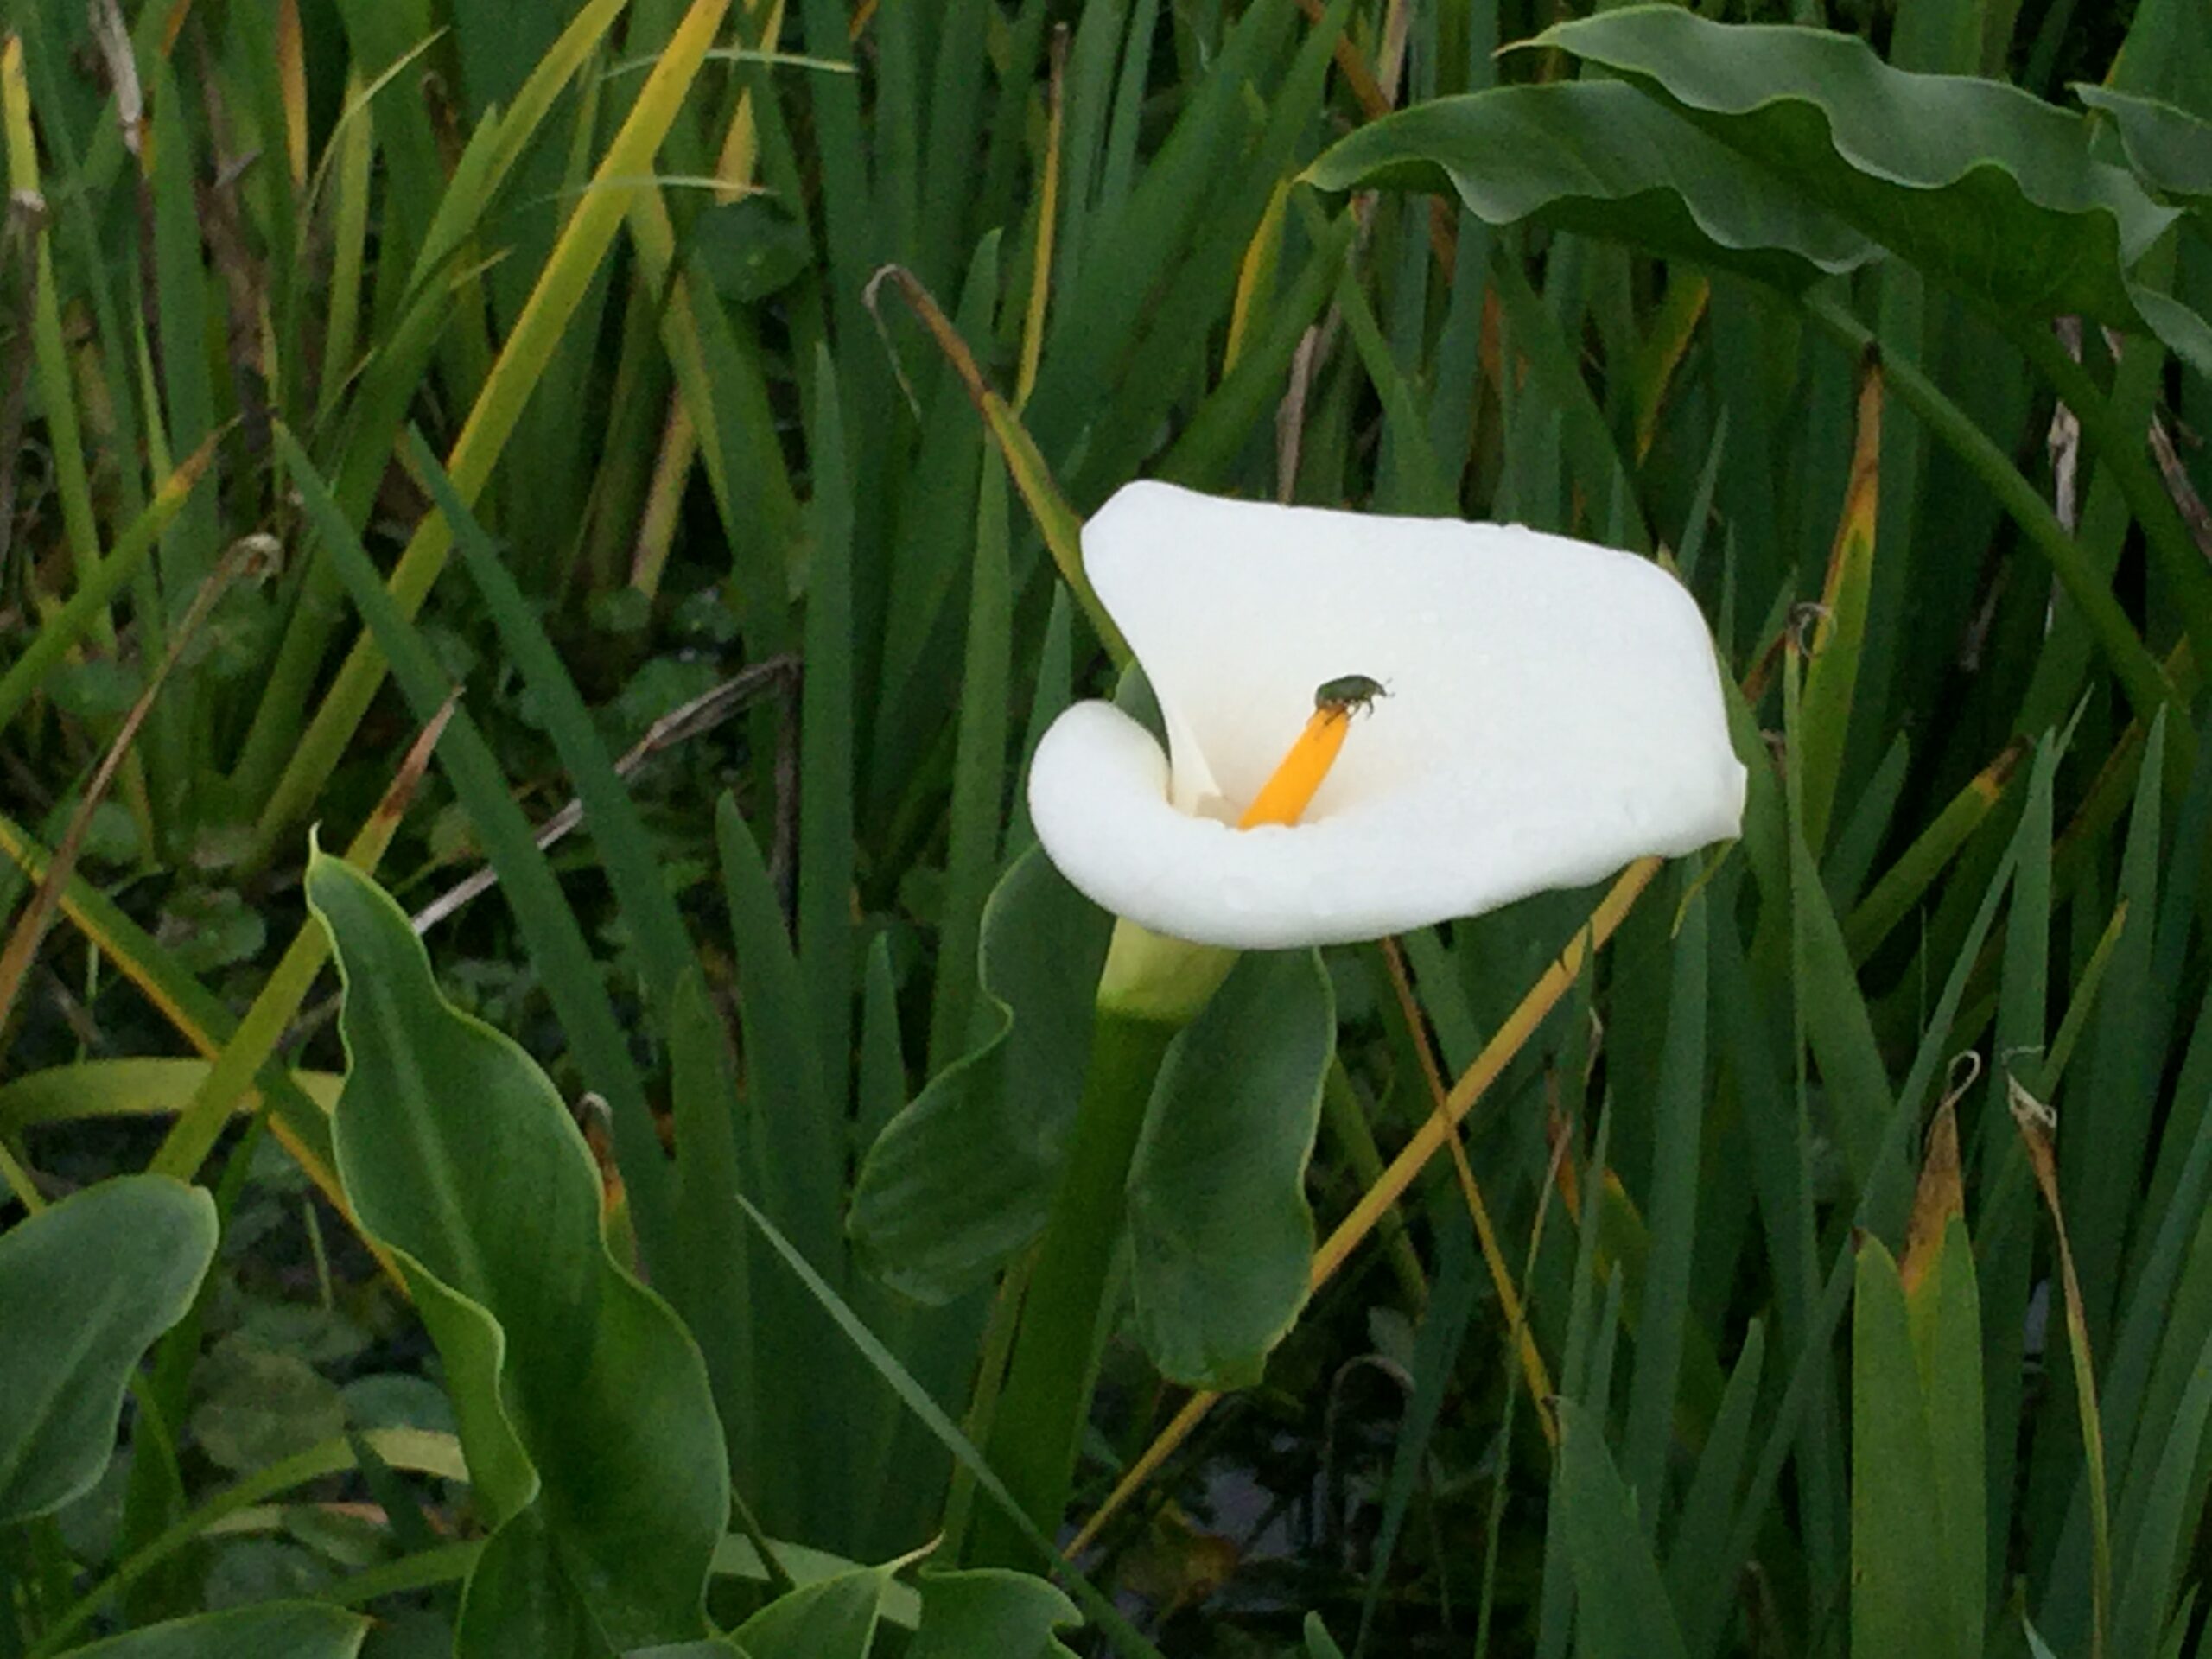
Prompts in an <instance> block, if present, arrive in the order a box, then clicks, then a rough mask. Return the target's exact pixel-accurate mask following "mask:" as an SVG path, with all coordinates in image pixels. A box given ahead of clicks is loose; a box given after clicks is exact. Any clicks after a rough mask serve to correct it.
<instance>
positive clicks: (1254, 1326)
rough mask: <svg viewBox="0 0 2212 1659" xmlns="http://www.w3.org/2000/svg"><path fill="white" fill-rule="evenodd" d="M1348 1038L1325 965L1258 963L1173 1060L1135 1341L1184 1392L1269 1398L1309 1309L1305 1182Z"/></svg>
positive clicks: (1298, 953) (1136, 1238)
mask: <svg viewBox="0 0 2212 1659" xmlns="http://www.w3.org/2000/svg"><path fill="white" fill-rule="evenodd" d="M1336 1025H1337V1016H1336V1004H1335V999H1334V997H1333V996H1332V995H1331V993H1330V987H1329V977H1328V974H1327V972H1326V971H1325V969H1323V968H1322V966H1321V959H1320V957H1319V954H1318V953H1317V952H1314V951H1312V950H1290V951H1254V952H1250V953H1248V954H1247V955H1245V956H1243V957H1239V958H1238V959H1237V963H1236V967H1235V968H1233V969H1230V975H1229V977H1228V978H1227V979H1226V980H1225V981H1224V982H1223V983H1222V986H1221V988H1220V989H1219V990H1217V991H1216V992H1215V993H1214V994H1213V997H1212V999H1211V1001H1209V1002H1208V1003H1207V1004H1206V1006H1205V1010H1204V1011H1203V1012H1202V1013H1200V1014H1199V1015H1198V1018H1197V1019H1196V1020H1192V1022H1191V1023H1190V1024H1189V1025H1188V1026H1186V1027H1184V1029H1183V1030H1182V1031H1181V1032H1180V1033H1178V1035H1177V1036H1176V1038H1175V1040H1174V1042H1173V1045H1171V1046H1169V1048H1168V1051H1167V1058H1166V1061H1165V1062H1164V1063H1163V1064H1162V1065H1161V1066H1160V1079H1159V1082H1158V1084H1156V1085H1155V1086H1154V1090H1153V1096H1152V1105H1151V1108H1150V1110H1149V1111H1148V1112H1147V1115H1146V1118H1145V1126H1144V1132H1143V1135H1142V1137H1141V1139H1140V1140H1139V1141H1138V1143H1137V1149H1136V1156H1135V1160H1134V1161H1133V1162H1132V1164H1131V1166H1130V1168H1129V1183H1128V1217H1129V1247H1130V1256H1131V1259H1132V1261H1133V1262H1134V1264H1135V1269H1134V1279H1135V1291H1136V1306H1137V1326H1138V1329H1139V1331H1140V1332H1141V1333H1142V1336H1143V1338H1144V1344H1145V1347H1146V1349H1147V1351H1149V1352H1150V1353H1151V1355H1152V1358H1153V1363H1154V1364H1156V1365H1158V1366H1159V1367H1160V1371H1161V1373H1162V1374H1163V1375H1164V1376H1169V1377H1172V1378H1173V1379H1174V1380H1175V1381H1176V1382H1178V1383H1187V1384H1189V1385H1190V1386H1192V1387H1193V1388H1209V1389H1232V1388H1243V1387H1248V1386H1249V1385H1250V1384H1252V1383H1256V1382H1258V1381H1259V1379H1260V1373H1261V1371H1262V1369H1263V1368H1264V1367H1265V1365H1266V1363H1267V1357H1268V1351H1269V1350H1270V1349H1272V1348H1273V1347H1274V1345H1275V1344H1276V1343H1278V1342H1280V1341H1281V1340H1282V1338H1283V1334H1284V1332H1287V1331H1288V1330H1289V1329H1290V1327H1291V1325H1292V1323H1293V1322H1294V1320H1295V1319H1297V1318H1298V1312H1299V1310H1300V1308H1302V1307H1303V1306H1306V1292H1307V1288H1308V1286H1309V1284H1310V1280H1311V1268H1312V1264H1313V1211H1312V1210H1311V1209H1310V1208H1309V1207H1308V1206H1307V1205H1306V1162H1307V1160H1309V1159H1310V1158H1311V1157H1312V1156H1313V1135H1314V1131H1315V1130H1316V1129H1317V1128H1319V1126H1320V1121H1321V1083H1322V1079H1323V1077H1324V1076H1325V1074H1326V1073H1327V1071H1328V1067H1329V1058H1330V1056H1331V1055H1332V1054H1333V1053H1334V1052H1335V1051H1336Z"/></svg>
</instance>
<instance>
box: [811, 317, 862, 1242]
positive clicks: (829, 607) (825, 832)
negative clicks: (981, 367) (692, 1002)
mask: <svg viewBox="0 0 2212 1659" xmlns="http://www.w3.org/2000/svg"><path fill="white" fill-rule="evenodd" d="M814 386H815V397H816V407H815V411H814V424H813V430H812V431H811V432H810V434H809V436H810V440H811V445H810V448H811V451H812V454H813V474H814V505H813V531H814V536H813V555H812V559H811V562H810V567H809V570H808V576H807V601H806V628H805V634H804V652H805V677H804V681H803V683H802V685H803V689H802V691H801V695H800V702H799V803H798V811H799V819H798V854H799V861H798V959H799V963H800V965H801V967H802V968H804V970H805V975H806V986H807V995H808V1009H807V1013H808V1020H809V1025H810V1029H811V1030H812V1032H813V1033H814V1046H815V1052H817V1054H819V1055H820V1056H821V1057H822V1065H823V1082H824V1084H825V1085H826V1087H827V1090H828V1096H829V1101H830V1102H832V1103H836V1102H839V1101H842V1099H843V1097H844V1095H845V1086H844V1079H845V1069H846V1067H847V1065H849V1060H850V1055H851V1049H852V1041H851V1033H852V1022H853V992H854V988H855V986H854V978H855V976H854V971H853V969H854V955H853V923H852V916H853V587H852V578H853V567H852V560H853V477H852V474H851V472H850V471H849V467H848V465H847V461H846V454H847V452H846V448H845V417H844V414H843V410H842V402H841V398H840V394H839V392H838V390H837V376H836V365H835V364H834V363H833V362H832V361H831V359H830V357H829V347H828V346H826V345H822V344H818V343H817V346H816V348H815V379H814ZM831 1201H832V1202H833V1203H834V1202H835V1199H834V1197H833V1198H832V1200H831Z"/></svg>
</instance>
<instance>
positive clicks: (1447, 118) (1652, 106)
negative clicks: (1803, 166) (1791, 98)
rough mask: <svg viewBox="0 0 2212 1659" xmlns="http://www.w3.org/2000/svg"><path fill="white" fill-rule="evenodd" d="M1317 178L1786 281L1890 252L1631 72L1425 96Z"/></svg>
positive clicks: (1358, 138)
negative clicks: (1412, 194)
mask: <svg viewBox="0 0 2212 1659" xmlns="http://www.w3.org/2000/svg"><path fill="white" fill-rule="evenodd" d="M1306 179H1307V181H1309V182H1310V183H1312V184H1313V185H1315V186H1317V187H1319V188H1321V189H1324V190H1349V189H1352V188H1358V187H1362V186H1376V185H1381V186H1384V187H1393V188H1413V189H1421V190H1433V191H1438V192H1444V191H1450V192H1453V193H1456V194H1458V196H1459V200H1460V201H1461V202H1463V203H1464V204H1465V206H1466V208H1467V210H1468V211H1469V212H1470V213H1473V214H1474V215H1475V217H1476V218H1478V219H1482V220H1483V221H1484V222H1485V223H1486V224H1491V225H1516V224H1520V223H1522V221H1524V220H1532V221H1534V222H1535V223H1538V224H1541V225H1547V226H1552V227H1554V228H1556V229H1560V230H1568V231H1579V232H1583V233H1584V234H1586V235H1590V236H1596V237H1602V238H1605V239H1607V240H1609V241H1615V242H1629V243H1632V244H1634V245H1637V246H1638V247H1641V248H1647V249H1649V250H1650V251H1653V252H1655V253H1662V254H1667V255H1670V256H1674V257H1681V258H1685V259H1692V260H1695V261H1696V262H1697V263H1699V264H1705V265H1711V266H1714V267H1716V268H1718V269H1720V270H1735V271H1740V272H1741V273H1743V274H1744V275H1745V276H1748V277H1756V278H1758V280H1760V281H1761V282H1765V283H1772V284H1774V285H1775V286H1777V287H1780V288H1785V289H1802V288H1805V287H1808V286H1809V285H1810V284H1812V283H1815V282H1817V281H1818V280H1819V279H1820V278H1821V277H1824V276H1829V275H1833V274H1835V273H1838V272H1841V271H1846V270H1852V269H1853V268H1854V267H1856V266H1859V265H1863V264H1866V263H1867V262H1869V261H1870V260H1872V259H1876V258H1878V257H1880V255H1881V250H1880V249H1879V248H1878V247H1876V246H1875V245H1874V244H1872V242H1869V241H1868V240H1867V239H1866V238H1865V237H1863V236H1861V235H1859V232H1856V231H1854V230H1853V229H1852V228H1851V227H1850V226H1847V225H1846V224H1844V223H1843V222H1842V221H1841V220H1840V219H1835V218H1834V217H1832V216H1831V215H1829V214H1827V213H1823V212H1821V210H1820V209H1819V208H1817V207H1812V206H1810V205H1808V203H1807V202H1806V201H1805V200H1804V199H1803V198H1802V196H1800V195H1797V194H1794V193H1792V192H1791V191H1789V190H1788V189H1786V188H1783V186H1782V185H1781V184H1779V183H1778V182H1777V181H1775V180H1774V178H1773V177H1772V176H1771V175H1769V174H1767V173H1765V172H1763V171H1762V170H1761V169H1760V168H1758V167H1756V166H1755V165H1753V164H1752V163H1751V162H1748V161H1746V160H1745V158H1744V157H1742V156H1738V155H1737V154H1736V153H1735V152H1734V151H1733V150H1732V149H1729V148H1728V147H1727V146H1726V144H1723V143H1720V142H1719V140H1718V139H1715V138H1713V137H1711V136H1709V135H1708V134H1707V133H1705V132H1703V131H1701V130H1699V129H1698V128H1697V127H1695V126H1694V125H1692V124H1690V123H1689V122H1688V121H1685V120H1683V119H1682V118H1681V117H1680V116H1678V115H1675V114H1674V113H1673V112H1672V111H1669V110H1668V109H1666V108H1665V107H1664V106H1663V105H1660V104H1658V103H1656V101H1654V100H1653V99H1649V98H1647V97H1645V96H1644V95H1643V93H1641V92H1637V90H1636V89H1635V88H1634V87H1632V86H1626V85H1624V84H1623V83H1622V82H1619V81H1600V80H1590V81H1554V82H1552V83H1549V84H1548V85H1544V86H1494V87H1491V89H1490V90H1489V91H1487V92H1470V93H1467V94H1465V95H1464V96H1461V97H1458V98H1440V99H1434V100H1433V101H1432V102H1430V103H1427V104H1420V105H1414V107H1413V108H1411V109H1407V110H1401V111H1398V112H1397V113H1396V114H1395V115H1389V116H1385V117H1384V118H1383V119H1381V120H1379V121H1371V122H1370V123H1368V124H1366V125H1365V126H1363V127H1361V128H1359V129H1357V130H1356V131H1354V132H1353V133H1351V136H1349V137H1345V138H1343V139H1341V140H1339V141H1338V143H1336V144H1335V145H1333V146H1332V148H1331V149H1329V150H1327V151H1326V152H1325V154H1324V155H1323V156H1321V158H1320V159H1319V161H1317V162H1314V163H1313V166H1312V167H1310V168H1307V169H1306Z"/></svg>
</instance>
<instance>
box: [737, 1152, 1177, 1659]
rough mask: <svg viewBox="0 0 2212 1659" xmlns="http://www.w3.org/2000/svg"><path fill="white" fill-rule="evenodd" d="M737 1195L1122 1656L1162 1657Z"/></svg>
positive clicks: (822, 1304) (805, 1264)
mask: <svg viewBox="0 0 2212 1659" xmlns="http://www.w3.org/2000/svg"><path fill="white" fill-rule="evenodd" d="M737 1201H738V1204H739V1205H740V1207H741V1208H742V1209H743V1210H744V1211H745V1213H746V1215H747V1217H748V1218H750V1219H751V1221H752V1223H753V1225H754V1226H755V1227H756V1228H758V1229H760V1233H761V1236H763V1237H764V1238H766V1240H767V1242H768V1245H769V1248H770V1249H772V1250H773V1251H774V1252H775V1254H776V1255H777V1256H779V1258H781V1260H782V1261H783V1263H784V1265H785V1267H787V1268H790V1270H791V1274H792V1275H793V1276H794V1277H796V1278H797V1279H798V1281H799V1283H800V1284H801V1285H803V1286H804V1287H805V1288H806V1292H807V1294H809V1295H810V1297H812V1298H813V1299H814V1300H815V1302H816V1303H817V1305H819V1306H820V1307H821V1309H822V1311H823V1313H826V1314H828V1315H829V1318H830V1319H833V1320H834V1321H836V1325H837V1328H838V1330H839V1331H841V1332H843V1333H844V1336H845V1338H846V1340H847V1341H849V1342H850V1343H851V1344H853V1346H854V1347H855V1348H856V1349H858V1350H859V1351H860V1352H861V1357H863V1358H865V1359H866V1360H867V1361H868V1364H869V1366H870V1367H871V1368H872V1369H873V1370H874V1371H875V1373H876V1375H877V1376H880V1377H881V1378H882V1379H883V1381H884V1383H886V1384H887V1386H888V1387H889V1388H890V1389H891V1390H892V1392H893V1393H894V1394H896V1395H898V1396H899V1401H900V1402H901V1403H902V1404H903V1405H905V1406H906V1408H907V1409H908V1410H909V1411H911V1412H912V1413H913V1414H914V1415H915V1416H916V1417H917V1418H918V1419H919V1420H920V1421H921V1422H922V1423H923V1425H924V1426H925V1427H927V1428H928V1430H929V1431H930V1433H931V1434H932V1435H934V1436H935V1437H936V1439H937V1441H938V1444H939V1445H940V1446H944V1449H945V1450H946V1451H947V1452H950V1453H951V1455H952V1459H953V1461H954V1462H956V1463H957V1464H958V1465H960V1466H961V1467H962V1468H963V1469H965V1470H966V1471H968V1472H969V1474H970V1475H972V1476H974V1477H975V1480H976V1485H977V1486H979V1487H981V1488H982V1491H984V1492H985V1493H986V1494H988V1496H989V1497H990V1499H991V1501H992V1502H993V1503H995V1504H996V1505H997V1506H998V1508H999V1510H1000V1511H1001V1513H1003V1514H1004V1515H1005V1516H1006V1518H1007V1521H1008V1522H1010V1523H1011V1524H1012V1525H1013V1526H1014V1529H1016V1530H1017V1531H1019V1532H1020V1535H1022V1537H1023V1538H1024V1539H1026V1540H1027V1541H1028V1542H1029V1544H1030V1545H1031V1546H1032V1547H1033V1548H1034V1549H1035V1550H1036V1551H1037V1554H1038V1555H1039V1558H1040V1559H1041V1560H1044V1561H1046V1562H1047V1563H1050V1564H1051V1565H1052V1567H1053V1568H1054V1569H1055V1570H1056V1571H1057V1573H1058V1575H1059V1577H1060V1579H1061V1581H1062V1582H1063V1583H1065V1584H1066V1585H1067V1586H1068V1588H1069V1589H1070V1591H1071V1592H1072V1593H1073V1594H1074V1596H1075V1598H1076V1599H1077V1601H1079V1602H1080V1603H1082V1604H1083V1608H1084V1611H1085V1612H1086V1613H1088V1614H1089V1615H1090V1618H1092V1619H1093V1620H1094V1621H1095V1622H1096V1624H1097V1625H1098V1628H1099V1629H1100V1630H1102V1631H1103V1632H1104V1633H1105V1636H1106V1638H1107V1640H1108V1641H1109V1642H1111V1643H1113V1645H1114V1648H1115V1649H1116V1651H1117V1652H1118V1653H1120V1654H1122V1656H1123V1659H1161V1656H1160V1650H1159V1649H1156V1648H1154V1646H1153V1645H1152V1644H1151V1643H1149V1642H1147V1641H1146V1640H1145V1639H1144V1638H1143V1637H1141V1636H1140V1635H1139V1634H1138V1633H1137V1632H1136V1630H1135V1629H1134V1628H1133V1627H1131V1625H1130V1624H1129V1623H1128V1620H1127V1619H1125V1618H1122V1616H1121V1614H1120V1613H1119V1612H1118V1611H1116V1609H1115V1607H1114V1605H1113V1603H1112V1602H1111V1601H1109V1600H1108V1599H1107V1598H1106V1597H1105V1596H1103V1595H1102V1594H1101V1593H1100V1592H1098V1590H1097V1589H1096V1588H1095V1587H1094V1586H1092V1584H1091V1582H1090V1580H1089V1579H1087V1578H1085V1577H1084V1574H1083V1573H1081V1572H1080V1571H1079V1570H1078V1569H1077V1567H1076V1566H1075V1565H1074V1563H1073V1562H1072V1561H1071V1560H1069V1559H1068V1557H1066V1556H1065V1555H1063V1554H1061V1553H1060V1552H1059V1551H1058V1549H1057V1548H1054V1547H1053V1543H1052V1540H1051V1539H1050V1538H1048V1537H1047V1536H1046V1535H1045V1533H1044V1531H1043V1529H1041V1528H1039V1526H1038V1525H1037V1524H1036V1523H1035V1522H1033V1521H1031V1520H1030V1519H1029V1517H1028V1516H1027V1515H1026V1514H1024V1513H1023V1511H1022V1508H1021V1505H1020V1503H1016V1502H1015V1501H1014V1494H1013V1493H1011V1492H1009V1491H1007V1489H1006V1486H1005V1484H1004V1483H1002V1482H1001V1480H1000V1479H999V1478H998V1477H997V1476H996V1475H995V1474H994V1473H992V1471H991V1467H990V1465H988V1464H987V1463H985V1462H984V1461H983V1456H982V1453H981V1452H978V1451H977V1450H976V1448H975V1446H973V1445H972V1444H971V1443H970V1442H969V1440H968V1438H967V1436H966V1435H964V1434H963V1433H961V1432H960V1429H959V1427H958V1426H957V1424H955V1423H954V1422H953V1421H952V1420H951V1419H950V1417H948V1416H946V1415H945V1414H944V1408H943V1407H941V1406H939V1405H938V1403H937V1402H936V1401H935V1400H933V1399H931V1397H930V1394H929V1390H928V1389H925V1388H923V1387H922V1385H921V1384H920V1383H917V1382H916V1381H915V1380H914V1379H913V1377H912V1375H911V1374H910V1373H909V1372H908V1371H907V1370H906V1367H905V1366H903V1365H901V1364H900V1363H899V1360H898V1357H896V1356H895V1355H893V1353H892V1352H891V1351H890V1350H889V1349H887V1348H886V1347H885V1346H884V1345H883V1344H881V1343H880V1342H879V1341H877V1340H876V1338H875V1337H874V1333H873V1332H870V1331H869V1330H868V1327H867V1326H866V1325H862V1324H861V1321H860V1320H859V1319H858V1318H856V1317H855V1314H854V1313H853V1311H852V1309H851V1308H849V1307H848V1306H846V1305H845V1302H844V1299H843V1298H842V1297H841V1296H839V1295H838V1294H837V1293H836V1290H834V1289H833V1288H831V1287H830V1286H829V1284H828V1283H826V1282H825V1281H823V1278H822V1275H821V1274H818V1273H817V1272H815V1270H814V1268H812V1267H811V1266H810V1265H809V1263H808V1262H807V1260H806V1257H805V1256H804V1255H802V1254H801V1253H800V1251H799V1250H798V1248H797V1247H796V1246H794V1245H793V1244H792V1243H791V1241H790V1240H789V1239H787V1238H785V1236H783V1234H782V1233H781V1232H780V1231H779V1230H777V1227H776V1224H774V1223H773V1222H772V1221H770V1220H769V1219H768V1217H766V1216H764V1215H762V1214H761V1213H760V1211H759V1210H758V1209H757V1208H755V1207H754V1205H753V1203H752V1201H751V1200H750V1199H748V1198H746V1197H745V1196H744V1195H743V1194H740V1195H739V1197H738V1200H737Z"/></svg>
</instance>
